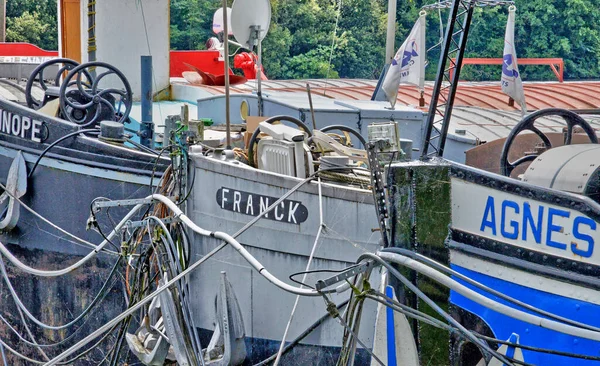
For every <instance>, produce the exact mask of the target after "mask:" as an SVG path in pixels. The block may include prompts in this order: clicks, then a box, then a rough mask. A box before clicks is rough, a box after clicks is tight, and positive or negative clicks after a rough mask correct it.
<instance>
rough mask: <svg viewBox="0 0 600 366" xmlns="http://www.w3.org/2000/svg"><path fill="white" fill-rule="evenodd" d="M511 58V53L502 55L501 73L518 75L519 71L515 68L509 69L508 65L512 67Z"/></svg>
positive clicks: (516, 76) (512, 75) (509, 75)
mask: <svg viewBox="0 0 600 366" xmlns="http://www.w3.org/2000/svg"><path fill="white" fill-rule="evenodd" d="M512 64H513V59H512V55H511V54H507V55H504V62H503V63H502V73H503V74H504V75H506V76H508V77H510V78H512V77H515V78H518V77H519V72H518V71H517V70H509V68H508V67H509V66H511V67H512Z"/></svg>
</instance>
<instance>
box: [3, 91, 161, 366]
mask: <svg viewBox="0 0 600 366" xmlns="http://www.w3.org/2000/svg"><path fill="white" fill-rule="evenodd" d="M0 108H2V109H3V110H4V111H6V112H9V113H12V114H13V115H17V114H18V115H19V116H21V118H25V116H28V117H29V118H31V119H33V118H36V119H38V120H39V121H40V122H41V125H42V126H44V128H43V131H44V136H43V137H44V138H43V139H41V140H42V141H40V142H37V141H32V139H27V138H20V137H21V136H15V135H14V134H10V133H6V131H4V130H3V129H2V128H1V127H0V182H2V184H4V185H6V183H7V176H8V171H9V169H10V166H11V164H12V162H13V159H14V157H15V156H16V155H17V152H18V151H21V152H22V153H23V156H24V158H25V161H26V166H27V172H28V173H29V172H30V171H31V169H32V168H33V165H34V163H35V161H36V160H37V158H38V156H39V155H40V154H41V152H42V151H43V149H45V148H46V147H47V146H48V144H49V143H51V142H53V141H56V139H57V138H60V136H64V135H65V134H66V133H69V132H71V131H73V130H74V127H73V126H72V125H70V124H67V123H64V122H62V121H58V120H55V119H52V118H47V117H43V116H40V115H37V114H36V113H34V112H31V111H27V110H23V109H21V108H19V107H18V106H16V105H14V104H12V103H8V102H0ZM25 137H27V136H25ZM155 161H156V157H155V156H153V155H148V154H141V153H139V152H137V151H134V150H129V149H125V148H123V147H122V146H114V145H110V144H106V143H103V142H101V141H98V140H97V139H96V138H90V137H82V136H79V137H77V138H69V139H67V140H65V141H64V142H61V143H60V144H58V145H57V146H56V147H55V148H53V149H51V150H50V151H49V152H48V153H47V154H46V155H45V157H44V158H43V159H42V160H41V161H40V163H39V165H38V166H37V168H36V169H35V171H34V173H33V175H32V176H31V177H30V178H29V179H28V182H27V192H26V194H25V195H24V196H23V197H22V201H23V202H24V203H25V204H26V205H28V206H29V207H31V208H32V209H33V210H34V211H36V212H37V213H39V214H40V215H42V216H43V217H45V218H47V219H48V220H50V221H51V222H52V223H53V224H55V225H57V226H59V227H61V228H62V229H64V230H66V231H67V232H70V233H72V234H74V235H76V236H78V237H80V238H82V239H85V240H87V241H89V242H91V243H94V244H99V243H100V242H102V240H103V239H102V236H101V235H100V234H99V233H97V232H96V231H94V230H86V223H87V220H88V217H89V216H90V204H91V202H92V200H93V199H95V198H97V197H106V198H109V199H115V200H118V199H127V198H143V197H145V196H147V195H148V194H149V193H150V192H151V189H150V181H151V176H152V170H153V168H154V163H155ZM164 169H165V164H164V162H163V163H161V164H159V165H158V166H157V167H156V177H155V178H154V183H156V182H157V181H158V180H159V179H160V176H161V175H162V171H164ZM3 208H4V207H2V208H1V209H3ZM125 212H126V209H119V208H115V209H111V210H110V211H109V213H110V216H111V217H110V218H109V217H108V215H107V214H106V210H103V211H102V212H101V213H100V214H99V216H98V223H99V225H100V227H101V228H102V229H103V231H104V232H105V233H108V232H109V231H110V228H112V227H114V224H113V223H112V220H115V221H116V222H118V221H120V220H121V218H122V217H123V214H124V213H125ZM0 242H2V243H3V244H4V245H5V246H7V247H8V249H9V250H10V251H11V252H12V253H13V254H14V255H15V256H16V257H17V258H18V259H19V260H21V261H22V262H23V263H25V264H27V265H29V266H31V267H34V268H37V269H44V270H52V269H62V268H65V267H66V266H68V265H70V264H72V263H75V262H76V261H78V260H79V259H81V258H82V257H83V256H84V255H86V254H88V253H89V252H90V251H91V249H90V248H89V247H86V246H84V245H82V244H81V243H79V242H78V241H76V240H74V239H72V238H70V237H68V236H67V235H65V234H63V233H61V232H60V231H58V230H57V229H55V228H53V227H52V226H51V225H49V224H47V223H45V222H43V221H42V220H40V219H39V218H37V217H35V216H34V215H33V214H32V213H30V212H29V211H27V210H26V209H25V208H24V207H21V208H20V217H19V220H18V223H17V226H16V228H14V229H13V230H11V231H8V232H1V233H0ZM116 244H117V245H118V240H117V241H116ZM109 248H110V249H112V250H118V249H117V248H114V247H110V246H109ZM3 260H4V262H5V265H6V267H7V271H8V274H9V278H10V281H11V283H12V285H13V286H14V288H15V292H16V293H17V295H18V296H19V297H20V299H21V301H22V302H23V303H24V305H25V307H26V308H27V309H29V310H30V311H31V313H32V314H33V316H35V317H36V318H37V319H39V320H40V321H41V322H44V323H46V324H49V325H53V326H57V325H63V324H65V323H69V322H70V321H71V320H73V319H74V318H75V317H76V316H78V315H79V314H80V313H81V312H82V311H83V310H84V309H85V308H86V307H87V306H88V305H89V304H90V302H91V301H92V300H93V299H94V298H95V297H96V295H97V294H98V293H99V292H100V289H101V288H102V286H103V285H104V283H105V281H106V280H107V278H108V275H109V273H110V272H111V269H112V267H113V265H114V264H115V262H116V260H117V257H116V256H114V255H108V254H102V253H101V254H99V255H98V256H96V257H95V258H94V259H92V260H91V261H89V262H87V263H86V264H84V265H83V266H82V267H81V268H79V269H77V270H76V271H73V272H72V273H69V274H67V275H64V276H60V277H52V278H40V277H37V276H33V275H30V274H26V273H24V272H23V271H21V270H20V269H18V268H16V267H15V266H14V265H12V264H11V263H10V262H9V261H7V260H6V259H5V258H3ZM123 269H124V267H123V264H122V263H121V265H120V267H119V268H118V270H119V272H121V273H122V270H123ZM0 297H1V298H2V300H1V302H0V314H1V315H2V316H4V317H5V318H6V319H7V321H8V322H9V323H10V324H11V325H12V326H14V327H16V329H17V330H18V331H19V332H20V334H21V335H25V336H26V335H27V332H26V330H25V328H24V327H23V326H22V321H21V319H20V317H19V313H18V311H17V306H16V305H15V303H14V301H13V298H12V296H11V294H10V292H9V289H8V286H7V284H6V282H5V281H4V280H0ZM125 308H126V304H125V293H124V288H123V284H122V281H121V277H120V276H119V275H117V276H114V277H113V279H112V280H111V281H110V282H109V283H108V287H107V288H106V292H105V294H104V295H103V296H102V297H101V301H100V302H99V304H98V305H97V306H96V307H94V308H93V311H91V312H90V313H89V315H88V316H86V317H84V318H83V319H82V320H81V321H79V322H78V323H76V324H75V325H74V326H72V327H70V328H66V329H63V330H60V331H53V330H44V329H43V328H41V327H39V326H37V325H35V324H33V325H32V322H28V323H29V324H30V326H31V330H32V331H33V334H34V336H35V338H36V339H37V341H38V342H39V343H42V344H53V343H56V342H61V341H63V340H65V339H67V338H68V337H69V336H70V335H71V334H72V333H73V332H74V331H76V334H75V335H74V336H73V337H72V338H69V339H67V340H66V342H65V343H64V344H61V345H60V346H58V347H50V348H45V350H46V353H47V354H48V356H50V357H52V356H55V355H57V354H58V353H59V351H64V350H65V349H66V348H68V346H70V345H72V344H74V343H76V342H77V341H78V340H80V339H81V338H83V337H84V336H85V335H87V334H89V333H91V332H92V331H93V330H95V329H98V328H99V327H100V326H102V325H104V324H106V322H107V321H109V320H111V319H113V318H114V317H115V316H116V315H118V314H119V313H121V312H122V311H123V310H124V309H125ZM0 338H1V339H2V340H3V341H4V342H6V343H7V344H9V345H11V346H13V347H15V348H16V349H17V350H18V351H19V352H21V353H23V354H24V355H26V356H29V357H32V358H34V359H38V360H43V359H44V358H43V357H42V355H41V354H40V353H39V351H38V350H36V349H35V348H34V347H32V346H29V345H26V344H25V343H24V342H22V341H20V340H19V339H18V337H17V336H16V335H15V333H14V332H12V331H11V330H10V329H8V327H7V326H6V324H5V323H4V322H0ZM28 340H30V339H28ZM113 343H114V340H109V341H106V342H103V343H102V344H101V345H100V346H99V347H97V349H95V350H94V351H92V352H90V353H89V354H87V355H85V356H84V357H82V358H81V359H80V360H77V361H76V362H75V363H74V364H82V365H88V364H89V365H93V364H98V363H99V362H100V360H102V358H103V357H104V355H105V354H106V353H107V352H106V351H107V350H108V349H109V348H110V347H113V346H114V344H113ZM5 353H6V356H7V358H8V361H7V362H8V364H11V365H20V364H23V360H21V359H19V358H16V357H14V356H13V355H12V354H11V353H10V352H9V351H8V350H5Z"/></svg>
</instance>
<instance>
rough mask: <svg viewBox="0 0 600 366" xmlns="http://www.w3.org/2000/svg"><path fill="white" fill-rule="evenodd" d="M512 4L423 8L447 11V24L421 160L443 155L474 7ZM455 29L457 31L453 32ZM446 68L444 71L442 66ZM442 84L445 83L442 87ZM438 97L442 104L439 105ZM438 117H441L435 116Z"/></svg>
mask: <svg viewBox="0 0 600 366" xmlns="http://www.w3.org/2000/svg"><path fill="white" fill-rule="evenodd" d="M512 4H513V2H512V1H504V0H452V3H450V1H442V2H438V3H435V4H432V5H428V6H424V7H423V9H424V10H434V9H445V8H449V9H450V14H449V15H448V25H447V26H446V33H445V36H444V41H443V42H442V51H441V53H440V62H439V64H438V71H437V76H436V79H435V86H434V88H433V91H432V95H431V103H429V113H428V115H427V127H426V131H425V134H424V136H423V143H422V152H421V159H428V158H430V157H433V156H440V157H441V156H444V147H445V145H446V136H447V135H448V127H449V126H450V117H451V116H452V108H453V106H454V97H455V95H456V89H457V87H458V80H459V77H460V69H461V65H462V63H463V56H464V53H465V48H466V45H467V39H468V36H469V29H470V28H471V19H472V17H473V10H474V9H475V7H484V6H498V5H512ZM455 28H456V29H458V30H457V31H455ZM447 64H449V65H450V66H449V67H448V68H446V65H447ZM444 83H446V84H445V85H444ZM440 98H441V99H442V101H443V103H442V104H441V105H439V101H440ZM438 115H440V116H441V117H439V118H438V117H437V116H438Z"/></svg>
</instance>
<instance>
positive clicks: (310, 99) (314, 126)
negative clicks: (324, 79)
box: [306, 83, 317, 130]
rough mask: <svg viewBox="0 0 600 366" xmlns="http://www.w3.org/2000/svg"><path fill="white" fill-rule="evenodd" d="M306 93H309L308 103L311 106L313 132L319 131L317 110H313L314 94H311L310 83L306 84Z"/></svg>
mask: <svg viewBox="0 0 600 366" xmlns="http://www.w3.org/2000/svg"><path fill="white" fill-rule="evenodd" d="M306 92H307V93H308V103H309V105H310V115H311V117H312V125H313V130H316V129H317V121H316V120H315V109H314V108H313V103H312V94H311V92H310V84H309V83H306Z"/></svg>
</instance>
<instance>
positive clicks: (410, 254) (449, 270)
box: [381, 248, 600, 332]
mask: <svg viewBox="0 0 600 366" xmlns="http://www.w3.org/2000/svg"><path fill="white" fill-rule="evenodd" d="M381 251H382V252H386V253H396V254H401V255H404V256H407V257H411V258H412V259H415V260H418V261H421V262H424V263H426V264H427V265H429V266H431V267H434V268H435V269H437V270H438V271H442V272H445V273H447V274H450V275H452V276H455V277H458V278H460V279H461V280H463V281H465V282H467V283H468V284H470V285H473V286H475V287H477V288H479V289H481V290H484V291H486V292H488V293H490V294H492V295H494V296H497V297H499V298H501V299H503V300H506V301H508V302H511V303H513V304H515V305H518V306H521V307H523V308H524V309H527V310H530V311H533V312H536V313H538V314H540V315H544V316H547V317H549V318H554V319H556V320H559V321H561V322H564V323H567V324H571V325H574V326H577V327H580V328H585V329H589V330H593V331H596V332H598V331H600V328H597V327H594V326H592V325H589V324H584V323H580V322H577V321H574V320H571V319H568V318H564V317H562V316H560V315H557V314H554V313H551V312H548V311H545V310H542V309H539V308H536V307H535V306H531V305H529V304H527V303H524V302H522V301H520V300H517V299H515V298H513V297H510V296H508V295H505V294H503V293H502V292H499V291H496V290H494V289H493V288H490V287H487V286H485V285H483V284H481V283H479V282H477V281H475V280H472V279H471V278H469V277H467V276H465V275H463V274H462V273H460V272H457V271H455V270H453V269H452V268H448V267H446V266H444V265H443V264H441V263H439V262H436V261H435V260H433V259H431V258H428V257H426V256H424V255H421V254H419V253H416V252H413V251H411V250H408V249H403V248H385V249H383V250H381Z"/></svg>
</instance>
